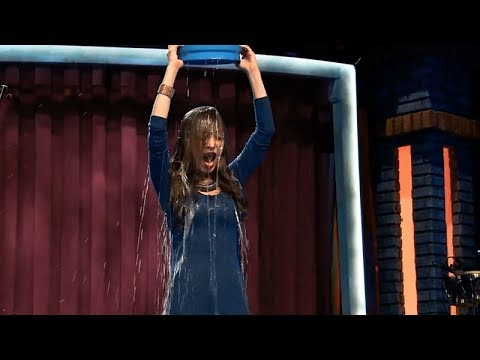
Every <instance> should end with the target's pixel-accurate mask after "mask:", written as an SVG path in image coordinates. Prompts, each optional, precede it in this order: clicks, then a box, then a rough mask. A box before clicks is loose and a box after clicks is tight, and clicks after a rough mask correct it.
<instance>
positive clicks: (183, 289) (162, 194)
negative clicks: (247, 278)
mask: <svg viewBox="0 0 480 360" xmlns="http://www.w3.org/2000/svg"><path fill="white" fill-rule="evenodd" d="M254 110H255V120H256V127H255V131H254V132H253V133H252V135H251V136H250V138H249V139H248V141H247V143H246V144H245V146H244V148H243V150H242V151H241V153H240V154H239V155H238V156H237V158H235V159H234V160H233V161H232V162H231V163H230V164H229V167H230V168H231V170H232V171H233V173H234V174H235V176H236V178H237V179H238V180H239V182H240V184H241V185H242V186H243V185H244V184H245V182H246V180H247V179H248V177H249V175H251V174H252V173H253V172H254V171H255V169H256V168H257V167H258V165H259V164H260V162H261V161H262V160H263V158H264V155H265V152H266V150H267V149H268V146H269V145H270V143H271V140H272V137H273V134H274V133H275V126H274V122H273V115H272V110H271V105H270V101H269V98H268V97H263V98H259V99H255V100H254ZM148 155H149V169H150V178H151V181H152V183H153V186H154V188H155V191H156V193H157V195H158V198H159V203H160V206H161V208H162V210H163V211H164V212H165V216H166V218H167V223H168V225H169V228H170V234H171V239H172V249H171V263H170V293H169V299H168V307H167V309H166V313H168V314H172V315H174V314H185V315H214V314H217V315H246V314H248V301H247V295H246V291H245V288H244V279H243V272H242V268H241V256H240V235H241V233H240V231H241V229H240V226H239V221H238V220H239V219H238V214H237V211H236V206H235V202H234V200H233V199H232V197H231V196H230V195H229V194H227V193H225V192H220V193H219V194H218V195H204V194H201V193H198V196H197V201H196V202H193V201H190V202H189V204H188V206H191V210H193V211H191V213H192V214H193V217H192V218H191V219H186V220H185V222H184V223H185V225H184V226H183V227H182V228H179V227H178V226H177V223H176V220H175V219H176V216H174V214H173V209H172V207H171V206H170V204H169V198H170V176H169V162H170V155H169V150H168V133H167V121H166V119H163V118H161V117H158V116H151V118H150V123H149V133H148Z"/></svg>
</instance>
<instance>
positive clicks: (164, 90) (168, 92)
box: [157, 83, 175, 99]
mask: <svg viewBox="0 0 480 360" xmlns="http://www.w3.org/2000/svg"><path fill="white" fill-rule="evenodd" d="M158 94H162V95H165V96H168V97H169V98H170V99H171V98H172V97H173V94H175V89H174V88H173V87H171V86H168V85H167V84H163V83H162V84H160V86H159V87H158V90H157V95H158Z"/></svg>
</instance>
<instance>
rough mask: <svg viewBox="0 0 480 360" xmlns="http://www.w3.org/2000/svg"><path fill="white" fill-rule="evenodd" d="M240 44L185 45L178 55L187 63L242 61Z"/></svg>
mask: <svg viewBox="0 0 480 360" xmlns="http://www.w3.org/2000/svg"><path fill="white" fill-rule="evenodd" d="M241 51H242V48H241V46H239V45H184V46H181V47H179V48H178V57H179V59H181V60H183V62H184V64H186V65H224V64H233V63H238V62H240V53H241Z"/></svg>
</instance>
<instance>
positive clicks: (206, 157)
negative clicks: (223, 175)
mask: <svg viewBox="0 0 480 360" xmlns="http://www.w3.org/2000/svg"><path fill="white" fill-rule="evenodd" d="M216 157H217V154H216V153H214V152H208V153H205V154H203V157H202V159H203V161H205V162H206V163H211V162H212V161H213V160H215V158H216Z"/></svg>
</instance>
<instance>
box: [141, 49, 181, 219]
mask: <svg viewBox="0 0 480 360" xmlns="http://www.w3.org/2000/svg"><path fill="white" fill-rule="evenodd" d="M177 49H178V45H169V46H168V65H167V68H166V70H165V74H164V77H163V81H162V83H161V84H160V86H159V87H158V91H157V96H156V97H155V102H154V104H153V108H152V113H151V115H150V122H149V125H148V166H149V174H150V179H151V181H152V184H153V186H154V188H155V191H156V193H157V196H158V200H159V202H160V206H161V207H162V209H163V211H164V212H166V211H168V210H169V207H168V202H169V198H170V175H169V165H170V154H169V151H168V131H167V118H168V113H169V111H170V102H171V100H172V96H173V93H174V90H173V89H174V88H173V86H174V83H175V79H176V77H177V73H178V70H179V69H180V68H181V67H182V66H183V61H181V60H179V59H178V56H177Z"/></svg>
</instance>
